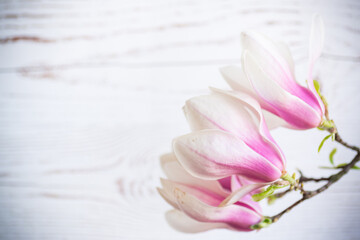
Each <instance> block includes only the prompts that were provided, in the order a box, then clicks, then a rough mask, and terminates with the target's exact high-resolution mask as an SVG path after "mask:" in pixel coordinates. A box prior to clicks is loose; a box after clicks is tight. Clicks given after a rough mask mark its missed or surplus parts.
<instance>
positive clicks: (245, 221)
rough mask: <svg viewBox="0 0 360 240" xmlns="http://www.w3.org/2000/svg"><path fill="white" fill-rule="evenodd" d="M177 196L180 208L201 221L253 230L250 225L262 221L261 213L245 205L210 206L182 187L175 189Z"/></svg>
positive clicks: (242, 229)
mask: <svg viewBox="0 0 360 240" xmlns="http://www.w3.org/2000/svg"><path fill="white" fill-rule="evenodd" d="M175 196H176V199H177V204H178V206H179V208H180V209H181V210H182V211H183V212H184V213H186V214H187V215H188V216H190V217H191V218H194V219H195V220H197V221H200V222H224V223H228V224H229V225H230V226H232V227H234V228H235V229H237V230H240V231H251V229H250V226H251V225H253V224H257V223H258V222H259V221H261V215H260V214H259V213H257V212H255V211H253V210H250V209H249V208H246V207H243V206H239V205H230V206H226V207H214V206H209V205H207V204H205V203H203V202H201V201H199V200H198V199H197V198H195V197H193V196H191V195H189V194H186V193H185V192H183V191H181V190H180V189H176V190H175Z"/></svg>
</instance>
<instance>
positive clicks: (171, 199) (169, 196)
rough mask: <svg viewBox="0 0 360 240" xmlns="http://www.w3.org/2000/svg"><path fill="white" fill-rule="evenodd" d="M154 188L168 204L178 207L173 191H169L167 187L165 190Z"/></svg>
mask: <svg viewBox="0 0 360 240" xmlns="http://www.w3.org/2000/svg"><path fill="white" fill-rule="evenodd" d="M156 190H157V191H158V193H159V194H160V196H161V197H162V198H163V199H164V200H165V201H166V202H167V203H168V204H170V205H171V206H173V207H174V208H176V209H179V207H178V205H177V203H176V198H175V196H174V194H173V193H171V192H169V189H167V190H165V189H162V188H156Z"/></svg>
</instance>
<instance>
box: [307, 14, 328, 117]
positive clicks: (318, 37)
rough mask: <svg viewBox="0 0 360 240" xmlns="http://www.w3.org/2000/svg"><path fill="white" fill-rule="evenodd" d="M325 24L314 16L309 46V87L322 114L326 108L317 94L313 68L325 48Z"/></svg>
mask: <svg viewBox="0 0 360 240" xmlns="http://www.w3.org/2000/svg"><path fill="white" fill-rule="evenodd" d="M324 35H325V34H324V23H323V20H322V18H321V17H320V16H319V15H317V14H316V15H314V16H313V19H312V25H311V32H310V44H309V45H310V46H309V77H308V86H309V89H310V90H311V91H312V93H313V94H314V95H315V96H316V99H317V101H318V104H319V105H320V106H321V111H322V113H324V112H325V106H324V104H323V102H322V100H321V98H320V96H319V95H318V93H317V92H316V89H315V87H314V79H313V68H314V65H315V62H316V60H317V59H318V58H319V57H320V55H321V52H322V49H323V46H324Z"/></svg>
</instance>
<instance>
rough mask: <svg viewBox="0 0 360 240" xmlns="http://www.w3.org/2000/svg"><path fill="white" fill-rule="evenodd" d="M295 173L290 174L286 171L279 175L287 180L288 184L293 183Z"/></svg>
mask: <svg viewBox="0 0 360 240" xmlns="http://www.w3.org/2000/svg"><path fill="white" fill-rule="evenodd" d="M295 177H296V176H295V175H293V177H292V176H290V175H289V174H288V173H286V174H284V175H282V176H281V179H283V180H285V181H288V182H289V183H290V184H294V183H295Z"/></svg>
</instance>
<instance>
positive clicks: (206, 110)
mask: <svg viewBox="0 0 360 240" xmlns="http://www.w3.org/2000/svg"><path fill="white" fill-rule="evenodd" d="M250 98H251V97H250V96H249V95H245V94H243V93H239V94H238V96H237V97H234V96H232V95H231V94H228V93H226V92H225V91H220V90H215V92H214V93H213V94H211V95H206V96H199V97H194V98H192V99H190V100H188V101H187V102H186V105H185V107H184V111H185V113H186V117H187V119H188V122H189V124H190V126H191V128H192V129H193V130H194V131H196V130H202V129H220V130H224V131H227V132H230V133H234V134H236V135H237V136H238V137H239V138H240V139H241V140H242V141H244V142H245V144H247V145H248V146H249V147H250V148H252V149H253V150H254V151H255V152H258V153H259V154H261V155H262V156H264V157H265V158H267V159H268V160H269V161H271V162H272V163H273V164H274V165H275V166H276V167H278V168H279V169H282V168H283V165H282V156H281V155H280V154H278V151H277V150H276V149H273V148H274V147H275V146H274V145H273V144H272V143H270V142H269V141H268V140H267V139H266V138H265V139H264V137H263V136H262V135H261V133H260V131H261V130H260V129H259V128H260V120H261V117H259V114H257V115H255V117H254V111H256V110H255V109H254V108H255V107H254V106H253V105H256V106H257V107H258V108H259V109H260V106H259V105H258V103H257V102H256V101H255V100H252V101H251V100H250V101H246V99H250ZM243 99H244V100H243ZM260 114H261V112H260ZM230 116H231V117H230Z"/></svg>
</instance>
